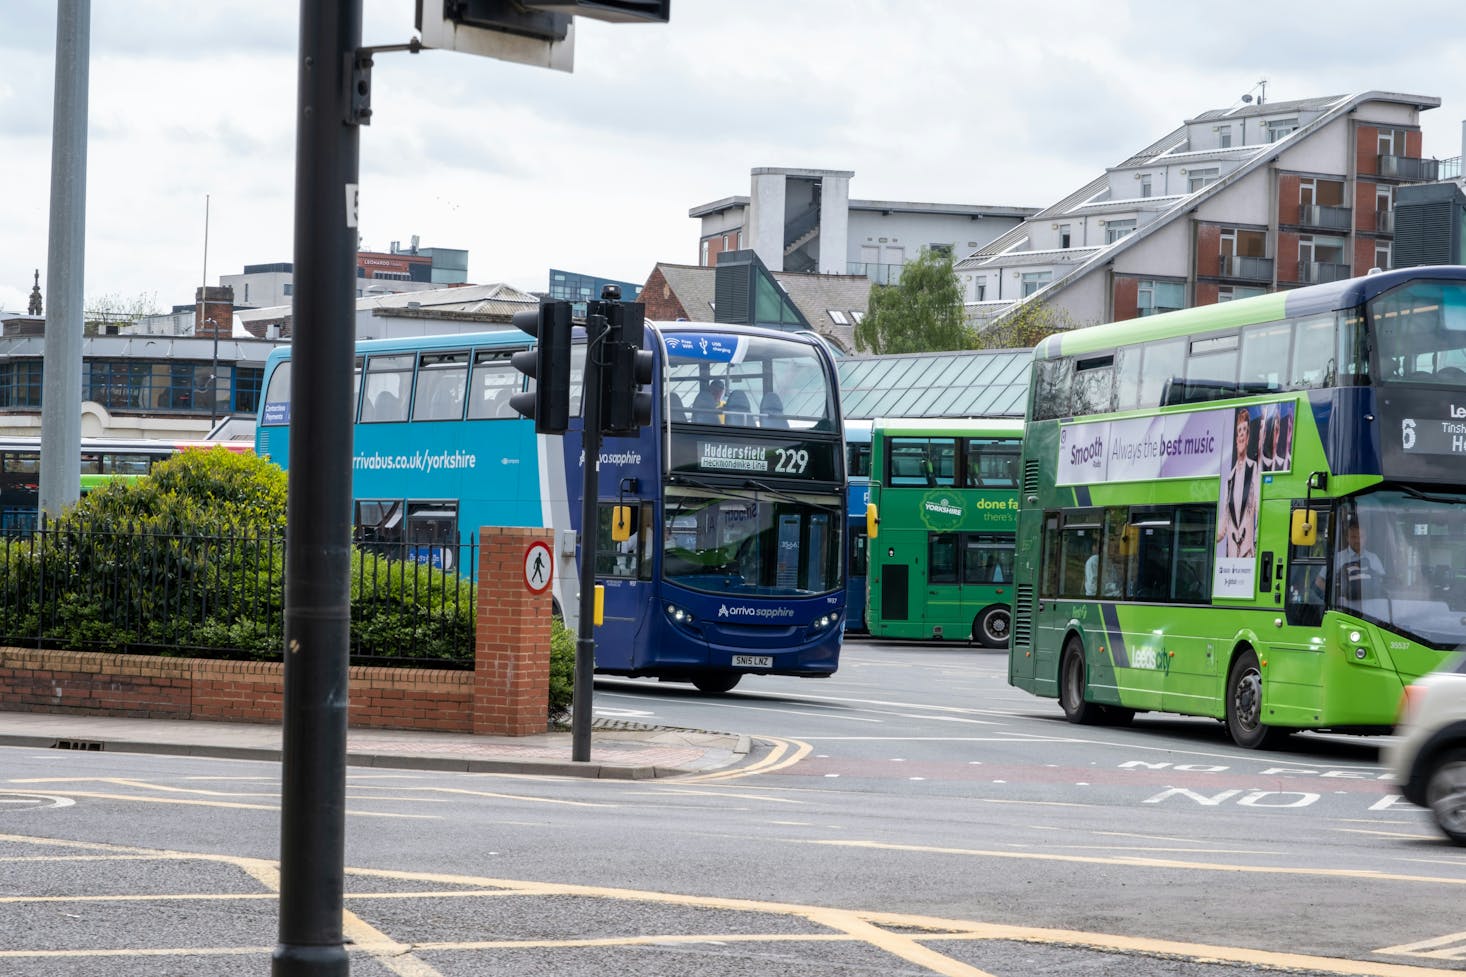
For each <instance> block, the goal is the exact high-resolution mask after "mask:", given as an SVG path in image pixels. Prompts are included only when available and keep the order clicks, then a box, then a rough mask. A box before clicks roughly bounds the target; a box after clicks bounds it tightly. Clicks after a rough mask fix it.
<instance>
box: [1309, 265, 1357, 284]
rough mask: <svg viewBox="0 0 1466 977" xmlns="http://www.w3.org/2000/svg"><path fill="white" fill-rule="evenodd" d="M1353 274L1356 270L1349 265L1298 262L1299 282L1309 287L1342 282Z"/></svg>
mask: <svg viewBox="0 0 1466 977" xmlns="http://www.w3.org/2000/svg"><path fill="white" fill-rule="evenodd" d="M1353 274H1354V269H1352V268H1350V267H1349V266H1348V265H1339V264H1334V263H1333V262H1331V261H1300V262H1298V280H1299V281H1300V282H1303V283H1304V284H1307V285H1317V284H1320V283H1321V282H1341V281H1343V280H1344V279H1346V278H1349V277H1351V276H1352V275H1353Z"/></svg>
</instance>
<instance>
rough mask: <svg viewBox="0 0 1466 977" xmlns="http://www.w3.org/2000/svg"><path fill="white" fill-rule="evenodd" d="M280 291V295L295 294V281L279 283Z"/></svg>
mask: <svg viewBox="0 0 1466 977" xmlns="http://www.w3.org/2000/svg"><path fill="white" fill-rule="evenodd" d="M280 292H281V294H282V295H294V294H295V283H294V282H286V283H285V284H284V285H281V286H280Z"/></svg>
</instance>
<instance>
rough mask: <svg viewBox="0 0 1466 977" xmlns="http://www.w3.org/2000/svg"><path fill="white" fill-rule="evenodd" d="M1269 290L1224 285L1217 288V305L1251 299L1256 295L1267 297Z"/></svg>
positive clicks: (1248, 286) (1247, 286)
mask: <svg viewBox="0 0 1466 977" xmlns="http://www.w3.org/2000/svg"><path fill="white" fill-rule="evenodd" d="M1266 294H1267V289H1265V288H1254V287H1253V286H1251V285H1222V286H1219V287H1218V288H1217V303H1218V304H1220V303H1222V302H1231V301H1234V300H1236V299H1250V298H1252V297H1253V296H1254V295H1266Z"/></svg>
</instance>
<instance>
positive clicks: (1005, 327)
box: [973, 302, 1082, 349]
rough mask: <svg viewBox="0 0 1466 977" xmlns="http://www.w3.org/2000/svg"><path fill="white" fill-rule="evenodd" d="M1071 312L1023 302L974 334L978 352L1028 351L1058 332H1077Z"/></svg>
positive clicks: (982, 326) (975, 347)
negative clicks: (998, 350) (980, 350)
mask: <svg viewBox="0 0 1466 977" xmlns="http://www.w3.org/2000/svg"><path fill="white" fill-rule="evenodd" d="M1080 325H1082V323H1077V322H1075V321H1074V320H1073V319H1072V318H1071V317H1070V316H1069V313H1068V312H1067V311H1065V310H1064V309H1057V308H1054V307H1053V306H1051V305H1047V304H1045V303H1043V302H1023V303H1020V304H1019V305H1018V306H1017V307H1016V308H1014V309H1013V310H1011V311H1009V312H1006V313H1004V314H1002V315H999V316H998V317H997V318H996V319H995V320H994V321H993V322H992V323H991V324H986V325H979V326H978V327H977V329H976V330H975V331H974V336H973V348H974V349H1027V348H1028V347H1030V346H1037V345H1038V344H1039V342H1040V341H1041V340H1043V339H1044V338H1045V337H1047V336H1051V335H1053V334H1054V333H1056V332H1068V331H1069V330H1070V329H1077V328H1078V327H1079V326H1080Z"/></svg>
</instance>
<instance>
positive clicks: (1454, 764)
mask: <svg viewBox="0 0 1466 977" xmlns="http://www.w3.org/2000/svg"><path fill="white" fill-rule="evenodd" d="M1425 803H1426V804H1427V805H1429V807H1430V813H1431V814H1433V815H1435V823H1436V824H1438V825H1440V829H1441V831H1443V832H1445V835H1446V837H1447V838H1449V839H1451V840H1452V841H1454V842H1455V843H1456V844H1458V845H1466V750H1462V749H1456V750H1452V751H1451V752H1449V753H1447V754H1446V755H1445V756H1443V757H1441V758H1440V759H1439V760H1438V761H1437V762H1436V764H1435V768H1434V769H1433V770H1431V771H1430V776H1429V779H1428V780H1426V782H1425Z"/></svg>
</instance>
